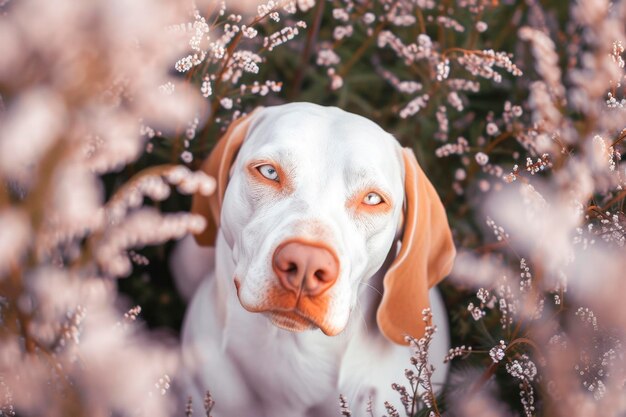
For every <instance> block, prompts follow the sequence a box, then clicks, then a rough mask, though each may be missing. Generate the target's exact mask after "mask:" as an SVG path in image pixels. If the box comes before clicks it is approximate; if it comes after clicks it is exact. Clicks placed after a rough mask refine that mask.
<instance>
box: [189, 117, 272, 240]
mask: <svg viewBox="0 0 626 417" xmlns="http://www.w3.org/2000/svg"><path fill="white" fill-rule="evenodd" d="M261 109H262V108H261V107H259V108H257V109H255V110H254V111H253V112H252V113H249V114H247V115H245V116H243V117H240V118H239V119H237V120H235V121H234V122H232V123H231V124H230V126H229V127H228V129H227V130H226V133H224V136H222V137H221V139H220V140H219V141H218V142H217V143H216V144H215V146H214V147H213V150H212V151H211V154H210V155H209V157H208V158H207V159H206V160H205V161H204V163H203V164H202V170H203V171H204V172H205V173H206V174H207V175H210V176H211V177H213V178H215V181H216V183H217V187H216V190H215V192H214V193H213V194H211V195H210V196H208V197H207V196H203V195H201V194H199V193H196V194H195V195H194V196H193V200H192V202H191V212H192V213H195V214H201V215H202V216H204V218H205V219H206V221H207V226H206V228H205V229H204V231H203V232H202V233H198V234H196V235H194V237H195V239H196V242H197V243H198V244H199V245H200V246H215V239H216V237H217V229H218V228H219V226H220V213H221V211H222V201H223V199H224V193H225V192H226V186H227V185H228V177H229V173H230V167H231V166H232V164H233V162H234V161H235V157H236V156H237V152H238V151H239V148H240V147H241V144H242V143H243V141H244V139H245V138H246V135H247V133H248V127H249V126H250V123H251V121H252V116H253V115H255V114H258V112H260V111H261Z"/></svg>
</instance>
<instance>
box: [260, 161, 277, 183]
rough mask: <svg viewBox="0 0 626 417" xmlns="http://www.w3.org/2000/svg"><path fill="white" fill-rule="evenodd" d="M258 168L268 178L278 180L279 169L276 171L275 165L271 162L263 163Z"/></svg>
mask: <svg viewBox="0 0 626 417" xmlns="http://www.w3.org/2000/svg"><path fill="white" fill-rule="evenodd" d="M257 170H258V171H259V172H260V173H261V175H263V176H264V177H265V178H267V179H268V180H272V181H276V182H278V171H276V168H274V167H273V166H271V165H269V164H267V165H261V166H259V167H257Z"/></svg>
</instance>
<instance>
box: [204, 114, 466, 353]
mask: <svg viewBox="0 0 626 417" xmlns="http://www.w3.org/2000/svg"><path fill="white" fill-rule="evenodd" d="M203 169H204V170H205V171H206V172H207V173H208V174H209V175H212V176H213V177H215V178H216V179H217V184H218V186H217V192H216V193H215V194H214V195H212V196H210V197H203V196H201V195H196V196H195V197H194V200H193V207H192V210H193V211H194V212H196V213H201V214H203V215H204V216H205V217H206V218H207V221H208V223H209V225H208V226H207V228H206V230H205V231H204V232H203V233H201V234H199V235H197V236H196V240H197V241H198V243H200V244H202V245H213V244H214V242H215V238H216V234H217V231H218V228H221V231H222V233H223V235H224V237H225V240H226V242H227V243H228V245H229V246H230V248H231V250H232V253H233V258H234V259H233V260H234V262H235V265H236V270H235V275H234V277H232V278H233V282H234V285H235V286H236V288H237V295H238V297H239V301H240V302H241V305H242V306H243V307H244V308H245V309H247V310H249V311H252V312H262V313H265V314H266V315H267V316H268V317H269V319H270V320H272V322H273V323H274V324H276V325H277V326H279V327H283V328H286V329H289V330H293V331H301V330H305V329H310V328H320V329H321V330H322V331H323V332H324V333H326V334H327V335H336V334H338V333H340V332H341V331H342V330H343V329H344V328H345V326H346V325H347V323H348V318H349V316H350V312H351V311H352V309H353V307H354V306H355V305H356V301H357V300H356V298H357V293H358V290H359V285H361V283H363V282H366V281H367V280H368V279H369V278H370V277H371V276H372V275H374V273H375V272H376V271H378V270H379V269H380V268H381V266H382V265H383V262H384V261H385V259H386V257H387V256H388V254H389V253H390V251H393V253H394V254H395V253H396V252H397V246H396V244H395V242H396V241H397V240H398V238H401V249H400V250H399V253H397V255H396V257H395V260H394V261H393V263H392V265H391V267H390V268H389V269H388V270H387V271H386V274H385V278H384V294H383V299H382V302H381V304H380V306H379V308H378V312H377V322H378V325H379V327H380V329H381V331H382V332H383V334H384V335H385V336H386V337H387V338H389V339H390V340H392V341H394V342H397V343H405V342H404V336H405V335H407V334H409V335H412V336H416V337H419V336H421V335H422V334H423V331H424V323H423V322H422V321H421V320H420V317H421V312H422V310H423V309H424V308H426V307H428V306H429V302H428V289H429V288H430V287H432V286H433V285H435V284H436V283H437V282H439V281H440V280H441V279H442V278H443V277H445V276H446V275H447V274H448V273H449V272H450V269H451V267H452V261H453V259H454V255H455V249H454V245H453V242H452V237H451V233H450V229H449V226H448V222H447V219H446V214H445V211H444V209H443V206H442V204H441V201H440V200H439V197H438V196H437V193H436V192H435V190H434V188H433V186H432V185H431V184H430V182H429V181H428V179H427V178H426V176H425V175H424V173H423V171H422V170H421V168H420V167H419V165H418V164H417V161H416V159H415V155H414V154H413V152H412V151H411V150H409V149H402V148H401V147H400V146H399V145H398V143H397V142H396V140H395V139H394V138H393V137H392V136H391V135H390V134H388V133H386V132H385V131H383V130H382V129H381V128H380V127H379V126H378V125H376V124H375V123H373V122H371V121H369V120H367V119H365V118H363V117H360V116H357V115H354V114H351V113H347V112H345V111H342V110H340V109H337V108H332V107H321V106H317V105H313V104H307V103H293V104H286V105H282V106H276V107H270V108H260V109H257V110H255V111H254V112H253V113H251V114H250V115H248V116H246V117H243V118H240V119H238V120H237V121H235V122H233V123H232V125H231V126H230V128H229V129H228V131H227V132H226V133H225V135H224V136H223V137H222V139H221V140H220V141H219V142H218V143H217V145H216V146H215V148H214V150H213V152H212V153H211V155H210V156H209V158H208V159H207V160H206V161H205V163H204V165H203Z"/></svg>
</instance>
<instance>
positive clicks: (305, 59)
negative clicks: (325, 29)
mask: <svg viewBox="0 0 626 417" xmlns="http://www.w3.org/2000/svg"><path fill="white" fill-rule="evenodd" d="M325 5H326V2H325V1H323V0H319V1H318V2H317V4H316V6H315V17H314V20H313V27H312V28H311V30H309V33H308V34H307V37H306V44H305V46H304V49H303V50H302V55H301V56H300V65H298V69H297V70H296V74H295V75H294V77H293V84H292V88H291V92H290V94H289V97H290V98H291V99H292V100H293V99H294V97H297V96H298V94H299V93H300V89H301V87H302V80H303V79H304V70H305V68H306V67H307V66H308V63H309V59H310V58H311V50H312V49H313V44H314V43H315V42H316V40H317V35H318V33H319V29H320V26H321V24H322V16H324V8H325Z"/></svg>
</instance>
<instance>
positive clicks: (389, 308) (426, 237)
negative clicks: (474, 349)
mask: <svg viewBox="0 0 626 417" xmlns="http://www.w3.org/2000/svg"><path fill="white" fill-rule="evenodd" d="M402 157H403V160H404V168H405V179H404V188H405V196H406V197H405V198H406V201H405V212H404V232H403V235H402V247H401V248H400V252H399V253H398V256H397V257H396V259H395V260H394V261H393V263H392V264H391V267H390V268H389V269H388V270H387V273H386V274H385V278H384V281H383V286H384V291H383V299H382V302H381V304H380V306H379V308H378V312H377V314H376V319H377V322H378V326H379V328H380V330H381V332H382V333H383V334H384V335H385V336H386V337H387V338H388V339H389V340H391V341H393V342H396V343H399V344H406V341H405V336H406V335H410V336H413V337H415V338H419V337H421V336H423V335H424V331H425V326H426V323H424V322H423V320H422V310H423V309H425V308H428V307H430V302H429V301H428V289H429V288H431V287H433V286H434V285H436V284H437V283H438V282H439V281H441V280H442V279H443V278H444V277H445V276H446V275H448V274H449V273H450V270H451V269H452V263H453V262H454V256H455V254H456V250H455V248H454V243H453V241H452V233H451V231H450V226H448V220H447V218H446V211H445V209H444V207H443V204H442V203H441V200H440V199H439V196H438V195H437V192H436V191H435V189H434V187H433V185H432V184H431V183H430V181H429V180H428V178H426V175H425V174H424V171H422V169H421V168H420V166H419V164H418V163H417V160H416V159H415V155H414V154H413V151H412V150H411V149H408V148H405V149H403V150H402Z"/></svg>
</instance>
